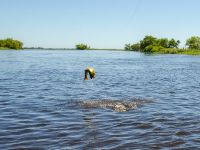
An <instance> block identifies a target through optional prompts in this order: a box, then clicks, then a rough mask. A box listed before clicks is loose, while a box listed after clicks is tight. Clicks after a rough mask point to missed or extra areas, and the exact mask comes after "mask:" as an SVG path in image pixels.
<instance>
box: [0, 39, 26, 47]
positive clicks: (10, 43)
mask: <svg viewBox="0 0 200 150" xmlns="http://www.w3.org/2000/svg"><path fill="white" fill-rule="evenodd" d="M0 47H4V48H10V49H22V47H23V43H22V42H21V41H18V40H13V39H11V38H8V39H4V40H0Z"/></svg>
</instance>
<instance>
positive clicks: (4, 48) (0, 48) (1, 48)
mask: <svg viewBox="0 0 200 150" xmlns="http://www.w3.org/2000/svg"><path fill="white" fill-rule="evenodd" d="M0 50H10V49H9V48H6V47H0Z"/></svg>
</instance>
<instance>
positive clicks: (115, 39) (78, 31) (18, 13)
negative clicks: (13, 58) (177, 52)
mask: <svg viewBox="0 0 200 150" xmlns="http://www.w3.org/2000/svg"><path fill="white" fill-rule="evenodd" d="M0 18H1V22H0V38H1V39H3V38H7V37H11V38H14V39H19V40H21V41H23V43H24V46H35V47H37V46H41V47H53V48H54V47H63V48H73V47H74V45H76V44H77V43H86V44H88V45H90V46H91V47H94V48H123V47H124V44H126V43H135V42H137V41H139V40H141V39H142V38H143V37H144V36H145V35H153V36H156V37H167V38H175V39H179V40H180V41H181V43H182V44H181V46H183V45H184V43H185V40H186V39H187V38H188V37H190V36H193V35H195V36H200V19H199V18H200V1H199V0H0Z"/></svg>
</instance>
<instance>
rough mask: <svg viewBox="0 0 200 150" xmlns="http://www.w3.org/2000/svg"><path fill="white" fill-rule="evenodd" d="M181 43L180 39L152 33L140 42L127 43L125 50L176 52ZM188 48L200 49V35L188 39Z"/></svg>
mask: <svg viewBox="0 0 200 150" xmlns="http://www.w3.org/2000/svg"><path fill="white" fill-rule="evenodd" d="M179 44H180V41H179V40H175V39H173V38H172V39H168V38H156V37H154V36H151V35H147V36H145V37H144V38H143V39H142V40H141V41H140V42H138V43H135V44H125V50H133V51H141V52H147V53H151V52H152V53H153V52H159V51H171V52H173V50H174V52H175V51H176V50H177V51H178V50H179V51H180V49H178V47H179ZM185 45H186V47H187V49H193V50H200V37H198V36H192V37H190V38H188V39H187V40H186V44H185Z"/></svg>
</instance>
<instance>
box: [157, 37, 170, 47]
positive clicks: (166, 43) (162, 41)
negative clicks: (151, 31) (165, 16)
mask: <svg viewBox="0 0 200 150" xmlns="http://www.w3.org/2000/svg"><path fill="white" fill-rule="evenodd" d="M157 45H158V46H162V47H164V48H168V47H169V40H168V39H167V38H160V39H157Z"/></svg>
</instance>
